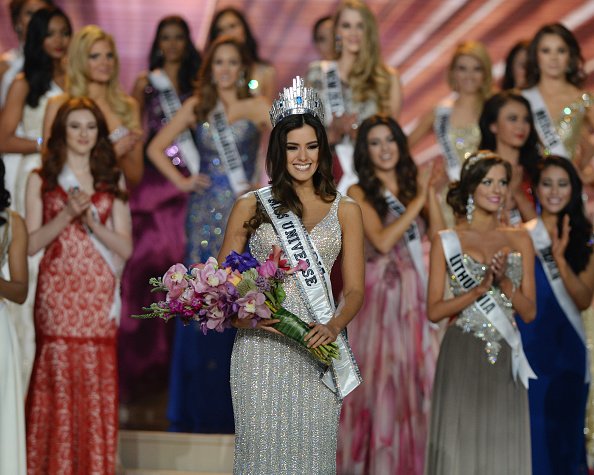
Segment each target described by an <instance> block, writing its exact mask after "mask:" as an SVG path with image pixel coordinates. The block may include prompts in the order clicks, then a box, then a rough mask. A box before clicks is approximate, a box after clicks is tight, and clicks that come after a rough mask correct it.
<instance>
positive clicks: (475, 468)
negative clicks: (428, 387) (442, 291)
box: [425, 253, 532, 475]
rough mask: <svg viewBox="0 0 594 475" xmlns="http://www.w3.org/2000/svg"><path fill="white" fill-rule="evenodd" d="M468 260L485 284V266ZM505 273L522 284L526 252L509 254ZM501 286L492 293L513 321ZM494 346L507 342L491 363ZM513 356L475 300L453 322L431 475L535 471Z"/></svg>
mask: <svg viewBox="0 0 594 475" xmlns="http://www.w3.org/2000/svg"><path fill="white" fill-rule="evenodd" d="M464 259H465V263H466V266H467V268H468V269H469V271H470V273H471V275H472V276H473V277H474V278H475V280H478V281H479V282H480V280H481V279H482V277H483V275H484V273H485V271H486V266H485V265H483V264H482V263H480V262H477V261H475V260H474V259H472V257H470V256H468V255H464ZM506 275H507V276H508V277H509V278H510V279H511V280H512V282H514V284H515V285H516V286H518V285H519V284H520V283H521V275H522V259H521V256H520V254H518V253H511V254H510V255H509V257H508V263H507V270H506ZM451 277H452V278H450V279H448V281H449V282H450V286H451V291H452V292H453V294H454V295H458V294H460V293H462V292H463V289H461V287H460V284H459V283H458V281H457V280H456V279H455V278H454V277H453V276H451ZM495 289H496V291H495V292H494V293H493V298H495V300H497V302H498V303H499V306H500V307H501V308H502V309H504V310H503V311H504V312H505V314H506V315H507V317H508V318H509V319H510V320H511V321H513V318H514V317H513V309H512V308H511V307H508V306H507V305H506V302H505V301H503V299H502V297H501V293H500V292H499V291H497V288H495ZM485 328H488V330H485ZM476 334H478V335H485V336H484V337H482V336H481V337H479V336H475V335H476ZM494 344H496V345H497V344H499V345H501V347H500V349H499V353H498V355H497V359H496V361H495V362H494V363H490V362H489V360H488V358H487V356H488V354H487V352H486V350H487V349H489V348H496V346H493V345H494ZM490 351H492V350H490ZM492 354H493V353H491V355H492ZM511 359H512V354H511V348H510V346H509V345H508V344H507V342H506V341H505V340H503V339H501V337H500V336H499V333H498V332H497V331H496V330H495V329H494V327H489V326H488V323H487V321H486V319H485V318H484V317H483V316H482V314H481V313H480V311H479V310H478V309H477V308H476V306H475V304H472V305H471V306H469V307H467V308H465V309H464V310H463V311H462V312H461V313H460V315H458V316H457V317H456V320H454V322H453V323H452V324H451V325H450V326H449V327H448V329H447V330H446V333H445V336H444V338H443V341H442V343H441V348H440V352H439V358H438V360H437V368H436V372H435V383H434V385H433V399H432V403H431V404H432V407H431V423H430V429H429V438H428V442H427V460H426V465H425V473H426V474H427V475H476V474H481V475H501V474H506V475H530V474H531V473H532V466H531V461H530V459H531V457H530V421H529V409H528V394H527V391H526V388H525V387H524V386H523V385H522V383H521V382H520V381H519V380H518V381H517V382H515V381H514V379H513V376H512V370H511Z"/></svg>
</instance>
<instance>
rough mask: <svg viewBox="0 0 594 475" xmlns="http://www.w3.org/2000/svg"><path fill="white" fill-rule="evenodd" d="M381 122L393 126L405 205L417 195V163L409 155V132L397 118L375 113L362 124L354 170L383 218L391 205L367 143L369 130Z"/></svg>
mask: <svg viewBox="0 0 594 475" xmlns="http://www.w3.org/2000/svg"><path fill="white" fill-rule="evenodd" d="M379 125H385V126H386V127H388V129H390V132H391V133H392V137H393V138H394V141H395V142H396V145H397V147H398V162H397V163H396V168H395V169H394V174H395V175H396V182H397V183H398V199H399V200H400V201H402V203H404V204H405V205H407V204H408V203H410V201H411V200H412V199H413V198H414V197H415V196H416V194H417V166H416V165H415V162H414V161H413V159H412V157H411V155H410V151H409V148H408V141H407V140H406V135H405V134H404V132H403V131H402V128H401V127H400V125H398V123H397V122H396V121H395V120H394V119H392V118H391V117H389V116H381V115H374V116H371V117H369V118H368V119H365V120H364V121H363V122H362V123H361V126H360V127H359V132H358V134H357V141H356V143H355V153H354V160H355V170H356V171H357V175H359V186H360V187H361V188H362V189H363V191H364V192H365V199H366V200H367V201H369V202H370V203H371V205H372V206H373V208H374V209H375V210H376V211H377V214H378V215H379V216H380V217H381V218H382V219H383V218H385V217H386V214H387V213H388V205H387V203H386V199H385V197H384V194H383V191H384V190H383V185H382V182H381V181H380V179H379V178H378V177H377V176H376V174H375V166H374V164H373V162H372V161H371V155H370V154H369V142H368V139H369V132H371V130H372V129H373V128H374V127H377V126H379Z"/></svg>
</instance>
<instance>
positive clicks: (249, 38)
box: [208, 7, 267, 63]
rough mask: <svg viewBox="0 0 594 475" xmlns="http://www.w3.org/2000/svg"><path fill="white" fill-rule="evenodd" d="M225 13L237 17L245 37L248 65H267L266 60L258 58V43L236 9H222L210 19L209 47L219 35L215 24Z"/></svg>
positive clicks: (244, 44) (241, 14)
mask: <svg viewBox="0 0 594 475" xmlns="http://www.w3.org/2000/svg"><path fill="white" fill-rule="evenodd" d="M225 13H231V14H232V15H235V16H236V17H237V19H238V20H239V22H240V23H241V26H242V27H243V33H244V36H245V42H244V43H243V47H244V48H245V49H246V51H247V54H248V57H249V60H250V63H267V61H266V60H264V59H262V58H260V56H259V55H258V42H257V41H256V38H254V35H253V34H252V30H251V28H250V25H249V24H248V22H247V19H246V18H245V15H244V14H243V13H242V12H241V10H239V9H238V8H234V7H227V8H223V9H222V10H219V11H218V12H217V13H216V14H215V16H214V17H213V19H212V22H211V23H210V30H209V31H208V44H209V46H210V44H211V43H212V42H213V41H214V40H216V39H217V38H218V37H219V35H220V34H221V32H220V30H219V28H218V26H217V24H218V22H219V20H220V19H221V17H222V16H223V15H224V14H225Z"/></svg>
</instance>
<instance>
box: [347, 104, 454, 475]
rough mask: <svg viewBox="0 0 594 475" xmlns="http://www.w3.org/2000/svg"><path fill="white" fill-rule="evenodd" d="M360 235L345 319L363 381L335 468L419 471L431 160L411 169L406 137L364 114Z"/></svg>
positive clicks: (434, 223)
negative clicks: (359, 290) (355, 301)
mask: <svg viewBox="0 0 594 475" xmlns="http://www.w3.org/2000/svg"><path fill="white" fill-rule="evenodd" d="M355 169H356V171H357V174H358V176H359V184H357V185H353V186H352V187H351V188H350V189H349V196H351V197H352V198H353V199H355V200H356V201H357V203H359V205H360V206H361V211H362V213H363V222H364V223H363V224H364V230H365V237H366V265H365V303H364V304H363V307H362V308H361V310H360V311H359V314H358V316H357V318H356V319H355V320H353V321H352V322H351V323H350V324H349V327H348V332H349V333H348V334H349V340H350V342H351V345H352V348H353V352H354V354H355V356H356V358H357V360H358V361H359V367H360V369H361V374H362V377H363V381H364V382H365V383H364V384H363V385H362V386H361V388H360V389H358V390H357V391H354V392H353V394H352V395H351V396H350V397H349V398H347V399H345V401H344V407H343V412H342V420H341V425H342V427H341V429H340V443H339V448H340V449H339V465H341V467H342V470H341V472H342V473H345V474H347V473H348V474H378V475H379V474H388V473H389V474H391V475H397V474H403V475H404V474H406V475H414V474H421V473H423V459H424V455H425V439H426V437H427V425H428V416H429V402H430V397H431V385H432V381H433V373H434V369H435V361H436V359H437V351H438V341H437V334H436V331H435V330H434V329H433V328H431V327H430V324H429V322H428V321H427V317H426V310H425V299H426V278H427V275H426V269H425V265H424V259H423V247H422V236H423V235H424V234H425V232H424V231H425V230H426V228H427V223H428V224H429V234H430V235H431V234H433V233H434V232H435V231H437V230H439V229H440V228H441V227H443V218H442V217H441V211H440V207H439V205H438V202H437V198H436V195H435V190H434V189H433V186H432V185H431V176H432V167H431V166H427V167H424V168H423V169H421V170H420V171H417V167H416V165H415V164H414V162H413V160H412V158H411V156H410V153H409V150H408V144H407V141H406V137H405V135H404V133H403V131H402V129H401V128H400V126H399V125H398V124H397V123H396V122H395V121H394V120H393V119H392V118H389V117H383V116H372V117H370V118H369V119H367V120H365V121H364V122H363V123H362V124H361V127H360V131H359V135H358V137H357V142H356V145H355Z"/></svg>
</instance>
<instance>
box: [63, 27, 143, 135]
mask: <svg viewBox="0 0 594 475" xmlns="http://www.w3.org/2000/svg"><path fill="white" fill-rule="evenodd" d="M98 41H105V42H107V44H108V45H109V47H110V48H111V51H112V53H113V56H114V59H115V65H114V71H113V74H112V76H111V78H110V79H109V82H108V83H107V103H108V104H109V106H110V107H111V108H112V109H113V111H114V112H115V113H116V114H117V116H118V117H120V118H121V119H122V123H123V124H124V125H125V126H126V127H127V128H129V129H136V128H138V127H140V124H137V123H136V119H135V117H134V114H133V110H132V107H131V105H130V102H129V100H128V97H127V96H126V94H124V91H122V88H121V86H120V84H119V79H118V78H119V74H120V60H119V57H118V52H117V50H116V46H115V42H114V40H113V37H112V36H111V35H110V34H108V33H106V32H105V31H103V30H102V29H101V28H100V27H98V26H97V25H87V26H85V27H83V28H81V29H80V30H79V31H78V32H77V33H76V34H75V35H74V36H73V37H72V41H71V42H70V47H69V48H68V68H67V73H66V91H67V93H68V94H69V95H70V96H72V97H87V96H88V95H89V65H88V63H89V52H90V50H91V48H92V47H93V45H94V44H95V43H97V42H98Z"/></svg>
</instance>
